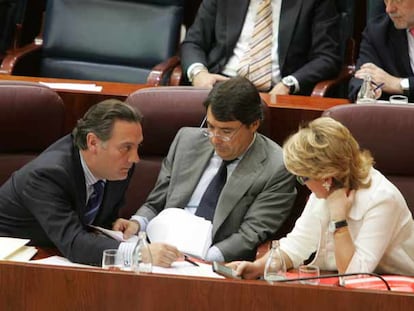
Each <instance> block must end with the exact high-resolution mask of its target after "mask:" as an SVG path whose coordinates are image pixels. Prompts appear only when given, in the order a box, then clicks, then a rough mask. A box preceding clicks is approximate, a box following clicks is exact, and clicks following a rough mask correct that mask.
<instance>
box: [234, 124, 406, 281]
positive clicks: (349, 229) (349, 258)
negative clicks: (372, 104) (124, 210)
mask: <svg viewBox="0 0 414 311" xmlns="http://www.w3.org/2000/svg"><path fill="white" fill-rule="evenodd" d="M283 151H284V161H285V165H286V167H287V169H288V170H289V171H290V172H291V173H293V174H295V175H296V176H297V179H298V181H299V182H301V183H302V184H304V185H306V186H307V187H308V188H309V189H310V190H311V191H312V194H311V196H310V198H309V200H308V202H307V204H306V206H305V209H304V211H303V213H302V215H301V216H300V218H299V219H298V220H297V222H296V224H295V227H294V229H293V230H292V232H291V233H289V234H288V235H287V236H286V237H285V238H283V239H281V240H280V246H281V250H282V253H283V256H284V257H285V261H286V265H287V268H294V267H298V266H299V265H300V264H302V263H303V261H304V260H306V259H308V257H309V256H310V255H311V254H312V253H313V252H316V255H315V258H314V261H313V264H316V265H318V266H319V267H320V268H321V269H323V270H337V271H338V272H339V273H353V272H377V273H393V274H414V221H413V216H412V214H411V212H410V210H409V209H408V207H407V204H406V202H405V200H404V198H403V196H402V195H401V193H400V191H399V190H398V189H397V188H396V187H395V186H394V185H393V184H392V183H391V182H390V181H389V180H387V179H386V178H385V176H384V175H382V174H381V173H380V172H379V171H377V170H376V169H375V168H373V162H374V161H373V158H372V157H371V155H370V153H369V152H368V151H361V150H360V148H359V145H358V143H357V142H356V140H355V139H354V137H353V136H352V135H351V133H350V132H349V130H348V129H347V128H346V127H344V126H343V125H342V124H341V123H339V122H337V121H335V120H333V119H331V118H326V117H323V118H319V119H316V120H314V121H312V122H311V123H309V125H308V126H307V127H304V128H301V129H300V130H299V131H298V132H297V133H296V134H294V135H293V136H292V137H290V138H289V139H288V140H287V141H286V143H285V144H284V147H283ZM267 256H268V254H266V255H265V256H263V257H262V258H260V259H258V260H256V261H254V262H246V261H243V262H232V263H230V264H229V266H231V267H232V268H234V269H236V271H237V273H238V274H239V275H242V276H243V277H244V278H248V279H251V278H257V277H259V276H261V275H263V271H264V266H265V262H266V259H267Z"/></svg>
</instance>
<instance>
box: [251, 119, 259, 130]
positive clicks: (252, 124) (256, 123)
mask: <svg viewBox="0 0 414 311" xmlns="http://www.w3.org/2000/svg"><path fill="white" fill-rule="evenodd" d="M259 127H260V120H259V119H257V120H256V121H254V122H253V123H251V124H250V125H249V129H251V130H252V131H253V132H257V129H258V128H259Z"/></svg>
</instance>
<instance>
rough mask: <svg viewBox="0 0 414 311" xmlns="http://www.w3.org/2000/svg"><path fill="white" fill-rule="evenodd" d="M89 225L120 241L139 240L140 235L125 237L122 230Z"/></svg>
mask: <svg viewBox="0 0 414 311" xmlns="http://www.w3.org/2000/svg"><path fill="white" fill-rule="evenodd" d="M89 227H91V228H93V229H95V230H97V231H99V232H101V233H103V234H105V235H106V236H108V237H111V238H113V239H114V240H117V241H120V242H135V243H136V242H137V241H138V236H136V235H133V236H131V237H130V238H129V239H124V234H123V233H122V232H121V231H115V230H110V229H105V228H102V227H99V226H93V225H89Z"/></svg>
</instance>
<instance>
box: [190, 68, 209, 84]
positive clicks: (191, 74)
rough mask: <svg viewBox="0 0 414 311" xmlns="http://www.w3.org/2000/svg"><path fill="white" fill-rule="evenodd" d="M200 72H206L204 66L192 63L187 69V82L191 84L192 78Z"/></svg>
mask: <svg viewBox="0 0 414 311" xmlns="http://www.w3.org/2000/svg"><path fill="white" fill-rule="evenodd" d="M201 71H208V70H207V68H206V66H204V65H203V64H202V63H194V64H191V65H190V67H188V70H187V78H188V81H190V82H193V78H194V76H195V75H196V74H198V73H199V72H201Z"/></svg>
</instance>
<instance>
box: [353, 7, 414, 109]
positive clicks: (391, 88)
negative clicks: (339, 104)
mask: <svg viewBox="0 0 414 311" xmlns="http://www.w3.org/2000/svg"><path fill="white" fill-rule="evenodd" d="M384 2H385V5H386V12H387V14H385V13H384V14H383V15H380V16H378V17H376V18H374V19H372V20H371V21H370V22H369V23H368V24H367V26H366V28H365V30H364V32H363V34H362V41H361V47H360V51H359V57H358V61H357V65H356V69H357V71H356V73H355V77H354V78H352V79H351V81H350V85H349V99H350V100H352V101H355V100H356V97H357V94H358V91H359V89H360V87H361V84H362V80H361V79H364V77H365V76H366V75H369V76H371V80H372V82H373V83H374V84H375V85H380V84H381V83H384V85H383V87H382V96H381V92H378V93H377V97H381V98H382V99H386V100H387V99H388V97H389V95H393V94H404V95H406V96H408V98H409V100H411V101H412V100H414V37H413V33H414V31H413V29H414V2H413V1H411V0H401V1H394V0H386V1H384Z"/></svg>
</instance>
